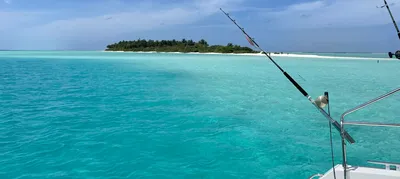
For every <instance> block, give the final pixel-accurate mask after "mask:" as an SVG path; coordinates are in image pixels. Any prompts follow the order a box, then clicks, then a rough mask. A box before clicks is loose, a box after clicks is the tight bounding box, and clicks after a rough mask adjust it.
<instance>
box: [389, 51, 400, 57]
mask: <svg viewBox="0 0 400 179" xmlns="http://www.w3.org/2000/svg"><path fill="white" fill-rule="evenodd" d="M388 55H389V58H393V55H394V56H395V57H396V58H397V59H400V50H397V51H396V52H395V53H394V54H393V53H392V52H388Z"/></svg>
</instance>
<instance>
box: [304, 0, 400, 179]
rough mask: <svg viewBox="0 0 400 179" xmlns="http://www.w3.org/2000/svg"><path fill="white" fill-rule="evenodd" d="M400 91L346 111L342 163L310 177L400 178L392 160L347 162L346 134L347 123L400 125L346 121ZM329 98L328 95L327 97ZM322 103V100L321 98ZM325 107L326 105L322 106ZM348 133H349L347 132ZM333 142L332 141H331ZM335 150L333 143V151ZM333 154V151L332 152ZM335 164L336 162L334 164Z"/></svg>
mask: <svg viewBox="0 0 400 179" xmlns="http://www.w3.org/2000/svg"><path fill="white" fill-rule="evenodd" d="M383 2H384V5H383V6H381V7H379V8H383V7H386V8H387V10H388V12H389V15H390V17H391V19H392V22H393V24H394V27H395V28H396V31H397V35H398V37H399V39H400V31H399V28H398V26H397V24H396V21H395V20H394V18H393V15H392V13H391V11H390V9H389V5H388V3H387V2H386V0H383ZM393 56H395V57H396V58H397V59H400V50H398V51H396V53H394V54H393V53H391V52H389V57H390V58H392V57H393ZM378 63H379V61H378ZM399 91H400V88H397V89H394V90H392V91H390V92H388V93H386V94H383V95H381V96H379V97H377V98H374V99H372V100H370V101H367V102H365V103H363V104H360V105H358V106H356V107H354V108H352V109H349V110H347V111H345V112H344V113H343V114H342V115H341V117H340V133H341V135H340V136H341V141H342V142H341V147H342V163H341V164H338V165H335V166H332V168H331V169H330V170H328V171H327V172H326V173H324V174H319V173H317V174H314V175H312V176H310V177H309V179H317V178H318V179H400V163H396V162H392V161H374V160H368V161H367V162H368V163H370V164H375V165H381V166H382V168H373V167H363V166H352V165H349V164H348V163H347V156H346V145H347V144H346V141H345V139H346V137H347V136H345V135H344V131H345V126H346V125H358V126H373V127H400V123H399V124H388V123H371V122H347V121H345V116H347V115H348V114H351V113H353V112H356V111H358V110H361V109H364V108H365V107H367V106H369V105H371V104H374V103H375V102H378V101H380V100H383V99H385V98H388V97H389V96H392V95H393V94H395V93H397V92H399ZM325 98H328V97H325ZM324 102H325V103H329V100H327V101H324ZM320 103H321V100H320ZM321 107H324V106H321ZM347 134H348V133H347ZM348 135H349V134H348ZM349 143H355V141H350V142H349ZM331 144H332V143H331ZM332 150H333V148H332V145H331V151H332ZM332 155H333V152H332ZM332 158H333V157H332ZM332 165H334V163H333V164H332Z"/></svg>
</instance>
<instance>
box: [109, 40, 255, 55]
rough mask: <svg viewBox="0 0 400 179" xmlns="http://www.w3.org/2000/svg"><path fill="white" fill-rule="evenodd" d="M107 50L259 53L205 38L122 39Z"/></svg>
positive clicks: (247, 48)
mask: <svg viewBox="0 0 400 179" xmlns="http://www.w3.org/2000/svg"><path fill="white" fill-rule="evenodd" d="M106 51H134V52H137V51H147V52H148V51H156V52H184V53H186V52H200V53H207V52H214V53H257V51H254V50H253V49H251V48H249V47H241V46H239V45H233V44H232V43H228V44H227V45H226V46H223V45H208V43H207V41H205V40H204V39H201V40H199V41H198V42H194V41H193V40H186V39H182V40H181V41H178V40H175V39H174V40H160V41H159V40H145V39H138V40H133V41H125V40H124V41H120V42H118V43H114V44H111V45H107V49H106Z"/></svg>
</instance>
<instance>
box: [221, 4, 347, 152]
mask: <svg viewBox="0 0 400 179" xmlns="http://www.w3.org/2000/svg"><path fill="white" fill-rule="evenodd" d="M219 9H220V10H221V11H222V12H223V13H224V14H225V15H226V17H228V18H229V19H230V20H231V21H232V22H233V23H234V24H235V25H236V26H237V27H238V28H239V29H240V30H241V31H242V33H243V34H244V35H245V37H246V39H247V41H248V42H249V43H250V45H252V46H253V47H255V48H257V49H258V50H260V52H261V53H262V54H264V55H265V56H267V58H268V59H269V60H270V61H271V62H272V63H273V64H274V65H275V66H276V67H277V68H278V69H279V70H280V71H281V72H282V73H283V75H284V76H285V77H286V78H287V79H288V80H289V81H290V82H291V83H292V84H293V85H294V86H295V87H296V88H297V90H299V91H300V93H301V94H303V96H304V97H306V98H307V99H308V100H309V101H310V102H311V104H313V105H314V106H315V107H316V108H317V109H318V111H320V112H321V114H322V115H323V116H325V118H327V119H328V120H329V121H330V122H331V123H332V124H333V126H334V127H335V128H336V130H338V131H339V132H340V133H341V135H342V137H344V138H345V139H346V140H347V141H348V142H350V143H351V144H352V143H355V140H354V139H353V138H352V137H351V136H350V135H349V134H348V133H347V132H346V131H345V130H343V131H342V129H341V126H340V124H339V123H338V122H337V121H336V120H334V119H332V117H331V116H330V115H329V114H328V113H327V112H326V111H325V110H324V109H322V108H323V107H325V105H326V104H327V98H326V96H324V95H323V96H319V97H318V98H317V100H314V99H313V98H312V97H311V96H310V95H308V93H307V92H306V91H305V90H304V89H303V88H302V87H301V86H300V85H299V84H298V83H297V82H296V80H294V79H293V78H292V77H291V76H290V75H289V74H288V73H287V72H286V71H285V70H283V69H282V67H281V66H279V65H278V64H277V63H276V62H275V60H274V59H272V58H271V56H270V55H268V54H267V53H266V52H265V51H264V50H263V49H262V48H261V47H260V46H259V45H258V44H257V42H256V41H255V40H254V38H251V37H250V35H249V34H247V33H246V31H245V30H244V28H242V27H241V26H239V25H238V24H237V23H236V21H235V20H234V19H232V18H231V16H229V14H228V13H226V12H225V11H224V10H222V8H219Z"/></svg>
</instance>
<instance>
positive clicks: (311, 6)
mask: <svg viewBox="0 0 400 179" xmlns="http://www.w3.org/2000/svg"><path fill="white" fill-rule="evenodd" d="M324 5H325V3H324V1H314V2H305V3H299V4H293V5H290V6H288V7H287V10H286V11H313V10H317V9H318V8H321V7H323V6H324Z"/></svg>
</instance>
